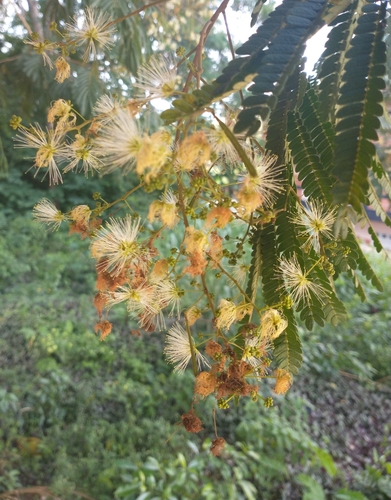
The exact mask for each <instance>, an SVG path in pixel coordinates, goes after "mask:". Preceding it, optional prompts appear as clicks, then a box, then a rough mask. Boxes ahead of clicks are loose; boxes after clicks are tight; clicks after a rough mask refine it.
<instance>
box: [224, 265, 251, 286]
mask: <svg viewBox="0 0 391 500" xmlns="http://www.w3.org/2000/svg"><path fill="white" fill-rule="evenodd" d="M249 271H250V266H249V265H247V264H245V263H244V262H242V263H239V264H236V265H235V266H233V268H232V273H231V274H232V277H233V278H235V280H236V281H237V282H238V283H239V285H240V286H241V287H243V286H244V284H245V282H246V278H247V275H248V272H249ZM229 285H230V286H232V287H235V286H236V285H235V283H234V282H233V281H232V280H229Z"/></svg>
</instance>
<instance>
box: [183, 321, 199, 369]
mask: <svg viewBox="0 0 391 500" xmlns="http://www.w3.org/2000/svg"><path fill="white" fill-rule="evenodd" d="M185 323H186V331H187V336H188V338H189V346H190V353H191V363H192V365H193V373H194V376H195V377H196V376H197V375H198V368H197V360H196V355H195V352H194V342H193V337H192V336H191V332H190V326H189V322H188V320H187V317H186V314H185Z"/></svg>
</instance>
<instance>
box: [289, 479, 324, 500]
mask: <svg viewBox="0 0 391 500" xmlns="http://www.w3.org/2000/svg"><path fill="white" fill-rule="evenodd" d="M296 480H297V482H298V483H299V484H301V485H302V486H304V495H303V499H302V500H326V496H325V494H324V491H323V488H322V486H321V485H320V484H319V483H318V482H317V481H315V479H313V478H312V477H311V476H308V475H307V474H299V475H298V476H297V477H296Z"/></svg>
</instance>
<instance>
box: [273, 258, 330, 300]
mask: <svg viewBox="0 0 391 500" xmlns="http://www.w3.org/2000/svg"><path fill="white" fill-rule="evenodd" d="M277 273H278V275H279V276H281V278H282V279H283V281H284V285H285V288H286V290H287V291H288V293H289V295H290V296H291V298H292V300H293V303H294V304H295V306H296V307H297V306H298V305H299V304H300V303H301V302H302V301H307V302H309V301H310V300H311V293H312V294H314V295H315V296H316V297H317V298H318V300H320V301H322V296H324V295H325V290H324V288H323V287H322V286H321V285H320V284H319V283H315V282H314V281H312V280H311V279H310V278H309V277H308V272H306V271H305V270H304V271H303V269H302V267H301V265H300V263H299V261H298V260H297V256H296V255H294V256H293V257H291V258H290V259H288V258H286V257H282V258H281V259H280V264H279V269H278V271H277Z"/></svg>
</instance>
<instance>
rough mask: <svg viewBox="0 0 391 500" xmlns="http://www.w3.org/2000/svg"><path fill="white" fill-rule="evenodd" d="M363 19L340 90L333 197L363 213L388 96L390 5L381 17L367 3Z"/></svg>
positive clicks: (351, 44) (353, 35)
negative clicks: (386, 31)
mask: <svg viewBox="0 0 391 500" xmlns="http://www.w3.org/2000/svg"><path fill="white" fill-rule="evenodd" d="M360 5H361V4H360ZM357 15H359V17H358V21H357V24H356V27H355V29H354V31H353V33H349V35H350V39H349V40H348V45H347V48H348V50H347V52H346V55H345V61H344V64H343V68H342V69H341V71H342V72H343V73H342V77H341V85H340V86H339V89H338V96H339V97H338V101H337V107H338V113H339V115H338V116H337V117H336V120H335V124H336V137H335V150H334V161H335V167H334V169H333V175H335V177H336V178H337V183H336V185H335V187H334V189H333V194H334V199H335V202H336V203H338V204H343V205H352V206H353V208H354V209H355V210H356V211H357V212H360V211H361V204H362V203H365V197H366V194H367V192H368V188H369V184H368V170H369V169H370V168H371V166H372V161H373V157H374V156H375V147H374V146H373V144H372V143H371V142H370V140H377V133H376V129H377V128H379V126H380V122H379V120H378V118H377V115H379V114H381V113H382V106H381V105H380V103H382V101H383V95H382V93H381V92H380V91H379V88H383V87H384V80H383V78H381V75H383V74H384V72H385V66H384V63H385V61H386V46H385V44H384V42H383V36H384V26H383V25H384V19H385V15H386V8H385V4H382V5H378V6H377V12H376V13H373V12H366V11H365V9H363V6H362V5H361V12H360V11H358V14H357ZM357 68H360V71H359V72H358V71H357ZM360 104H362V105H363V107H362V108H361V107H360Z"/></svg>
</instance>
